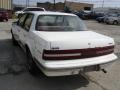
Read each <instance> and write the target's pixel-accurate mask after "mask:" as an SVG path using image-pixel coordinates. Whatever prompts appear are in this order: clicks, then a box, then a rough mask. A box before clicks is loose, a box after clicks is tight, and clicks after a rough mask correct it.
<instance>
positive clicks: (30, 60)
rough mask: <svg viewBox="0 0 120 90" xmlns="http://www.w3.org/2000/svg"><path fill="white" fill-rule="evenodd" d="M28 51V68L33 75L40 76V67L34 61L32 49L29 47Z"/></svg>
mask: <svg viewBox="0 0 120 90" xmlns="http://www.w3.org/2000/svg"><path fill="white" fill-rule="evenodd" d="M26 53H27V69H28V71H29V73H30V74H31V75H33V76H38V73H39V68H38V67H37V65H36V63H35V62H34V59H33V57H32V54H31V53H30V50H29V49H27V51H26Z"/></svg>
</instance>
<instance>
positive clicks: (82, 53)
mask: <svg viewBox="0 0 120 90" xmlns="http://www.w3.org/2000/svg"><path fill="white" fill-rule="evenodd" d="M113 52H114V46H107V47H99V48H88V49H75V50H44V51H43V59H44V60H71V59H82V58H90V57H96V56H102V55H107V54H110V53H113Z"/></svg>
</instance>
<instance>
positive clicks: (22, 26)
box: [17, 13, 27, 28]
mask: <svg viewBox="0 0 120 90" xmlns="http://www.w3.org/2000/svg"><path fill="white" fill-rule="evenodd" d="M23 15H26V16H25V19H24V20H23V25H24V22H25V20H26V17H27V13H24V14H23ZM21 18H22V17H20V18H19V20H18V23H19V21H20V19H21ZM17 25H18V26H19V27H21V28H23V25H19V24H17Z"/></svg>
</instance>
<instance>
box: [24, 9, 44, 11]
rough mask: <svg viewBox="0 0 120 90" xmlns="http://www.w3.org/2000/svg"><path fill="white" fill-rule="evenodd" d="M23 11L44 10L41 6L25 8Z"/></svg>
mask: <svg viewBox="0 0 120 90" xmlns="http://www.w3.org/2000/svg"><path fill="white" fill-rule="evenodd" d="M24 11H44V10H43V9H42V8H27V9H25V10H24Z"/></svg>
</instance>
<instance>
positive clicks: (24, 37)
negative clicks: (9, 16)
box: [20, 13, 34, 44]
mask: <svg viewBox="0 0 120 90" xmlns="http://www.w3.org/2000/svg"><path fill="white" fill-rule="evenodd" d="M33 17H34V15H33V14H30V13H28V14H27V17H26V19H25V21H24V24H23V29H22V31H21V35H20V39H21V41H22V43H23V44H26V42H28V40H29V39H30V36H31V35H30V34H31V32H30V27H31V23H32V20H33Z"/></svg>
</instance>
